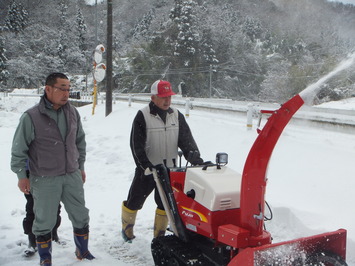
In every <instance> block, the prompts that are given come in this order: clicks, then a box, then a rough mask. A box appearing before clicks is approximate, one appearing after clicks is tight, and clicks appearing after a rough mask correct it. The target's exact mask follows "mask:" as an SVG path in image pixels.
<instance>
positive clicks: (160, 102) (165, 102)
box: [152, 95, 171, 110]
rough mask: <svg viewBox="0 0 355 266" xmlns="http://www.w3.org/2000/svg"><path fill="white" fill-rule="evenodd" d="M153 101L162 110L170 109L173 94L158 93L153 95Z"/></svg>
mask: <svg viewBox="0 0 355 266" xmlns="http://www.w3.org/2000/svg"><path fill="white" fill-rule="evenodd" d="M152 102H153V103H154V104H155V105H156V106H158V107H159V108H160V109H162V110H168V109H169V107H170V104H171V96H168V97H159V96H156V95H153V96H152Z"/></svg>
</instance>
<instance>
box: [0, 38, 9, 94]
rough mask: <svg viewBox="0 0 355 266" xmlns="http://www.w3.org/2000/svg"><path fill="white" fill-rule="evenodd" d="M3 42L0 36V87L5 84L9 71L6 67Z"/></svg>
mask: <svg viewBox="0 0 355 266" xmlns="http://www.w3.org/2000/svg"><path fill="white" fill-rule="evenodd" d="M5 52H6V50H5V42H4V40H3V39H2V38H0V88H1V87H3V86H5V85H6V82H7V79H8V77H9V72H8V71H7V69H6V61H7V58H6V56H5Z"/></svg>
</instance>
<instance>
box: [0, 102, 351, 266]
mask: <svg viewBox="0 0 355 266" xmlns="http://www.w3.org/2000/svg"><path fill="white" fill-rule="evenodd" d="M0 98H1V99H0V154H1V157H0V158H1V160H0V173H1V185H2V186H1V187H2V192H1V193H0V202H1V209H0V249H1V252H0V265H9V266H10V265H11V266H20V265H35V264H37V263H38V256H37V255H35V256H34V257H33V258H30V259H26V258H23V257H22V254H23V251H24V249H25V248H26V244H27V238H26V236H25V235H24V234H23V230H22V219H23V217H24V215H25V211H24V205H25V198H24V196H23V194H22V193H21V192H20V191H19V189H18V188H17V178H16V176H15V174H14V173H12V172H11V170H10V149H11V142H12V137H13V134H14V131H15V128H16V126H17V123H18V119H19V117H20V115H21V114H22V112H23V111H25V110H26V109H27V108H29V107H31V106H32V105H34V104H35V103H37V102H38V97H26V98H25V97H2V96H1V95H0ZM144 105H145V104H138V103H133V104H132V106H131V107H128V103H127V102H122V101H119V102H116V104H114V105H113V112H112V113H111V114H110V115H109V116H108V117H105V104H102V103H101V102H99V104H98V106H97V107H96V109H95V115H92V105H88V106H84V107H81V108H79V111H80V114H81V116H82V120H83V125H84V129H85V131H86V134H87V163H86V173H87V182H86V183H85V191H86V202H87V207H88V208H89V209H90V217H91V221H90V229H91V231H90V250H91V252H92V253H93V254H94V255H95V256H96V257H97V259H96V260H94V261H82V262H79V261H76V259H75V256H74V243H73V240H72V229H71V223H70V221H69V220H68V218H67V215H66V212H65V210H64V209H63V211H62V219H63V221H62V225H61V227H60V228H59V236H60V238H61V239H62V240H65V241H66V242H67V244H66V245H64V246H61V245H57V244H54V246H53V264H54V265H76V264H78V263H81V265H83V264H84V265H100V266H101V265H153V260H152V257H151V253H150V242H151V239H152V235H153V229H152V227H153V219H154V211H155V204H154V200H153V197H152V196H150V197H149V198H148V200H147V202H146V204H145V205H144V207H143V209H142V210H141V211H140V212H139V213H138V217H137V222H136V226H135V234H136V237H137V238H136V239H135V240H134V241H133V243H132V244H127V243H124V242H123V240H122V239H121V236H120V230H121V221H120V215H121V203H122V201H123V200H124V199H125V198H126V196H127V193H128V189H129V187H130V183H131V180H132V178H133V173H134V168H135V165H134V161H133V159H132V156H131V152H130V148H129V135H130V129H131V123H132V121H133V118H134V116H135V114H136V112H137V110H138V109H140V108H142V106H144ZM354 106H355V102H354V99H349V100H346V101H342V102H336V103H328V104H327V108H341V109H354ZM181 112H182V113H184V112H185V110H184V109H181ZM187 120H188V123H189V125H190V127H191V130H192V132H193V134H194V137H195V139H196V142H197V144H198V145H199V147H200V150H201V154H202V157H203V158H204V160H212V161H213V160H214V158H215V154H216V153H217V152H227V153H228V154H229V166H230V167H231V168H233V169H235V170H237V171H239V172H242V169H243V166H244V162H245V159H246V156H247V154H248V152H249V149H250V147H251V145H252V143H253V141H254V140H255V138H256V136H257V133H256V131H255V124H256V121H254V127H253V130H247V127H246V116H245V115H235V114H234V115H233V114H228V113H227V114H226V113H213V112H205V111H199V110H191V111H190V117H188V118H187ZM354 158H355V135H354V134H348V133H341V132H339V131H338V132H335V131H326V130H325V129H323V128H316V127H311V126H310V125H309V124H307V123H306V122H305V123H304V124H299V123H297V125H296V124H290V125H288V126H287V127H286V128H285V130H284V132H283V134H282V135H281V138H280V140H279V142H278V144H277V145H276V148H275V150H274V153H273V157H272V159H271V162H270V165H269V169H268V180H269V181H268V186H267V195H266V199H267V201H268V203H269V204H270V206H271V207H272V210H273V213H274V219H273V220H272V221H271V222H267V223H266V227H267V229H268V230H269V231H270V232H271V234H272V236H273V238H274V243H276V242H280V241H283V240H290V239H294V238H298V237H302V236H309V235H313V234H317V233H322V232H327V231H333V230H337V229H339V228H345V229H347V230H348V240H347V262H348V264H349V265H353V266H354V265H355V252H354V250H355V222H354V220H355V212H354V206H355V197H354V194H355V178H354V173H355V164H354Z"/></svg>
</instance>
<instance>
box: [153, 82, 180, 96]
mask: <svg viewBox="0 0 355 266" xmlns="http://www.w3.org/2000/svg"><path fill="white" fill-rule="evenodd" d="M150 92H151V93H152V94H153V95H156V96H158V97H168V96H171V95H175V94H176V93H174V92H173V90H172V89H171V84H170V82H169V81H165V80H157V81H156V82H154V83H153V85H152V87H151V88H150Z"/></svg>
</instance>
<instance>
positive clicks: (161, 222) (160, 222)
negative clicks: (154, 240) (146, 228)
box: [154, 209, 168, 237]
mask: <svg viewBox="0 0 355 266" xmlns="http://www.w3.org/2000/svg"><path fill="white" fill-rule="evenodd" d="M167 226H168V216H167V215H166V212H165V211H164V210H161V209H157V210H156V211H155V219H154V237H158V236H163V235H165V231H166V228H167Z"/></svg>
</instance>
